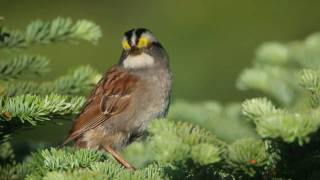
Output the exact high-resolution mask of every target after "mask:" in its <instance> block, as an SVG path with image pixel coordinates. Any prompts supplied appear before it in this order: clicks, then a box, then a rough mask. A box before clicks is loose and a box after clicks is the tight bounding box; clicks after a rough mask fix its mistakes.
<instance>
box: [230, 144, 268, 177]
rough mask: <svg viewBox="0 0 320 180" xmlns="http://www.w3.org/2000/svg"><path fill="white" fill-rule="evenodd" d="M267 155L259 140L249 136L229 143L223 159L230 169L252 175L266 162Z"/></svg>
mask: <svg viewBox="0 0 320 180" xmlns="http://www.w3.org/2000/svg"><path fill="white" fill-rule="evenodd" d="M268 156H269V154H268V153H267V150H266V147H265V145H264V143H263V142H262V141H261V140H256V139H252V138H249V139H241V140H238V141H236V142H234V143H233V144H231V145H230V146H229V147H228V150H227V153H226V157H225V159H226V162H227V164H228V165H229V166H230V169H231V170H232V171H234V172H237V171H242V172H245V174H247V175H249V176H254V175H255V174H256V172H257V170H258V169H259V168H263V167H264V166H265V165H267V164H268V160H269V159H268Z"/></svg>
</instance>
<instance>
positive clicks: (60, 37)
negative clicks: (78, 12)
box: [0, 17, 101, 49]
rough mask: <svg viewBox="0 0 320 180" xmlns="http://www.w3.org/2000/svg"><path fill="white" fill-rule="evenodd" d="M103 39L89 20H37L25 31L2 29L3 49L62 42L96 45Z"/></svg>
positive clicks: (0, 29)
mask: <svg viewBox="0 0 320 180" xmlns="http://www.w3.org/2000/svg"><path fill="white" fill-rule="evenodd" d="M100 37H101V30H100V28H99V26H97V25H96V24H94V23H93V22H91V21H88V20H78V21H76V22H75V23H74V22H73V21H72V20H71V18H61V17H59V18H56V19H54V20H53V21H51V22H45V21H42V20H36V21H33V22H31V23H30V24H29V25H28V26H27V28H26V30H25V31H10V30H8V29H6V28H3V27H2V28H0V49H1V48H10V49H17V48H25V47H28V46H31V45H34V44H49V43H55V42H60V41H80V40H85V41H89V42H91V43H96V42H97V40H98V39H99V38H100Z"/></svg>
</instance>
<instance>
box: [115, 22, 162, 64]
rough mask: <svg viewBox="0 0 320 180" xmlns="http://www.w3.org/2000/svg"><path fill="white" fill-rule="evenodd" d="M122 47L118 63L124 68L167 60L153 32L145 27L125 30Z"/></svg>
mask: <svg viewBox="0 0 320 180" xmlns="http://www.w3.org/2000/svg"><path fill="white" fill-rule="evenodd" d="M122 48H123V54H122V58H121V60H120V63H122V64H123V66H124V67H126V68H131V69H133V68H144V67H149V66H153V65H155V64H159V62H162V61H163V60H164V61H166V62H167V61H168V58H167V53H166V52H165V50H164V48H163V47H162V45H161V44H160V43H159V41H158V40H157V38H156V37H155V36H154V35H153V33H152V32H151V31H150V30H148V29H145V28H135V29H131V30H129V31H127V32H125V34H124V36H123V39H122ZM161 60H162V61H161ZM161 64H164V63H161Z"/></svg>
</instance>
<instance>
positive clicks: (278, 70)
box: [237, 66, 300, 105]
mask: <svg viewBox="0 0 320 180" xmlns="http://www.w3.org/2000/svg"><path fill="white" fill-rule="evenodd" d="M297 78H298V74H297V73H295V71H292V70H290V69H286V68H283V67H274V66H255V67H253V68H250V69H246V70H244V71H243V72H242V73H241V74H240V77H239V79H238V81H237V87H238V88H239V89H241V90H248V89H253V90H259V91H261V92H263V93H266V94H268V95H270V96H272V97H274V98H275V99H276V100H278V101H279V102H280V103H281V104H283V105H290V104H292V103H294V102H295V100H296V97H297V94H298V93H299V92H300V89H299V85H298V83H297V82H296V81H295V80H296V79H297Z"/></svg>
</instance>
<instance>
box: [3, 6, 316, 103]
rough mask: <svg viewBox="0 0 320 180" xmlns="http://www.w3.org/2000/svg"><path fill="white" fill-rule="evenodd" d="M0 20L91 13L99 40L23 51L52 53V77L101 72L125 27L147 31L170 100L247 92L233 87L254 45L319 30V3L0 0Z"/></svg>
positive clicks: (21, 23) (236, 96)
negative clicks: (165, 62)
mask: <svg viewBox="0 0 320 180" xmlns="http://www.w3.org/2000/svg"><path fill="white" fill-rule="evenodd" d="M0 2H1V3H0V15H1V16H4V17H5V21H4V23H5V25H6V26H7V27H10V28H17V29H18V28H23V27H25V25H27V24H28V23H29V22H30V21H31V20H34V19H39V18H40V19H44V20H51V19H53V18H55V17H57V16H62V17H72V18H73V19H81V18H85V19H90V20H93V21H94V22H96V23H97V24H99V25H100V26H101V28H102V31H103V38H102V39H101V40H100V41H99V44H98V45H97V46H92V45H91V44H86V43H81V44H79V45H78V46H73V45H68V44H60V45H59V44H58V45H50V46H42V47H36V48H30V49H28V52H32V53H39V54H43V55H45V56H47V57H49V58H50V59H51V61H52V62H51V68H52V72H51V74H50V75H49V78H50V77H51V78H53V77H55V76H57V75H60V74H63V73H65V72H66V71H67V70H68V69H70V68H71V67H75V66H78V65H80V64H90V65H92V66H93V67H95V68H97V69H98V70H99V71H101V72H103V71H105V70H106V69H107V68H108V67H109V66H111V65H112V64H114V63H116V62H117V61H118V58H119V56H120V52H121V46H120V41H121V39H122V35H123V33H124V31H126V30H128V29H130V28H133V27H147V28H149V29H151V30H152V31H153V32H154V33H155V34H156V36H157V37H158V39H160V41H161V42H162V44H163V45H164V46H165V48H166V49H167V50H168V52H169V54H170V57H171V65H172V69H173V72H174V98H175V99H187V100H192V101H202V100H209V99H215V100H219V101H223V102H225V101H238V100H243V99H244V98H245V97H248V96H252V94H249V93H248V92H241V91H238V90H237V89H236V88H235V81H236V78H237V76H238V74H239V73H240V71H241V70H242V69H243V68H245V67H247V66H249V64H250V62H251V60H252V58H253V57H254V50H255V49H256V47H257V46H258V45H259V44H261V43H262V42H265V41H276V40H277V41H278V40H279V41H282V42H287V41H291V40H295V39H302V38H304V37H305V36H306V35H308V34H310V33H312V32H315V31H318V30H320V12H319V7H320V1H316V0H309V1H301V0H281V1H279V0H269V1H261V0H260V1H259V0H242V1H234V0H220V1H217V0H197V1H195V0H193V1H191V0H161V1H147V0H144V1H142V0H135V1H108V0H104V1H102V0H100V1H97V0H92V1H83V0H76V1H75V0H73V1H71V0H69V1H66V0H64V1H61V0H55V1H44V0H20V1H17V0H1V1H0Z"/></svg>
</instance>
